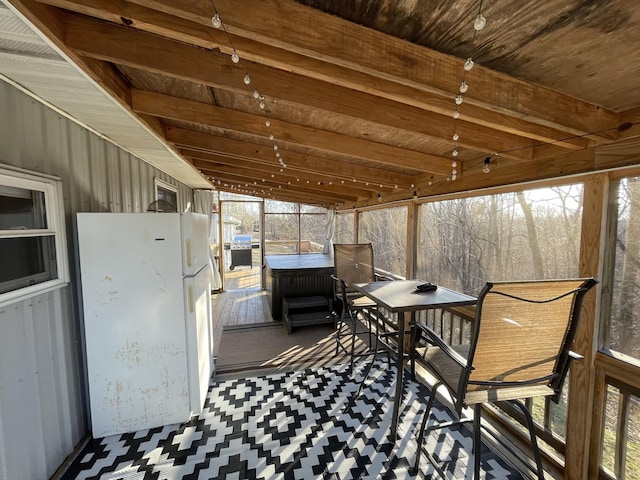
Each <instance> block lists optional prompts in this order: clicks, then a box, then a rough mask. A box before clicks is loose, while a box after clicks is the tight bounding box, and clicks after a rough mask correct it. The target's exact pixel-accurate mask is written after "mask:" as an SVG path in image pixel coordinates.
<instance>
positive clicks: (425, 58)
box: [130, 0, 618, 142]
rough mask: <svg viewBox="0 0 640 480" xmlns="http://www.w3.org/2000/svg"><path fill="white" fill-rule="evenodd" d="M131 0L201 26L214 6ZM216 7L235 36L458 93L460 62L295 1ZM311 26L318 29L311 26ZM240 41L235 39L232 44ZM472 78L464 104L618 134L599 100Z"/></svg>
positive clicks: (479, 75)
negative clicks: (577, 97)
mask: <svg viewBox="0 0 640 480" xmlns="http://www.w3.org/2000/svg"><path fill="white" fill-rule="evenodd" d="M130 1H131V2H132V3H136V4H138V5H143V6H146V7H148V8H150V9H154V10H159V11H162V12H164V13H167V14H170V15H174V16H179V17H182V18H183V19H186V20H190V21H193V22H196V23H199V24H200V25H203V26H205V25H206V26H209V25H210V24H211V17H212V15H213V8H212V6H211V5H209V3H207V2H184V1H183V2H175V1H174V0H130ZM216 9H217V11H218V12H219V13H220V16H221V17H222V19H223V21H224V25H225V28H226V30H227V31H228V32H229V33H230V34H233V35H234V38H235V36H239V37H244V38H246V39H249V40H254V41H256V42H260V43H264V44H266V45H270V46H272V47H275V48H279V49H282V50H287V51H290V52H293V53H297V54H299V55H302V56H306V57H308V58H311V59H316V60H320V61H322V62H325V63H329V64H334V65H338V66H342V67H346V68H348V69H350V70H354V71H358V72H361V73H365V74H369V75H372V76H375V77H378V78H383V79H388V80H392V81H394V82H396V83H398V84H400V85H406V86H408V87H415V88H418V89H420V90H422V91H424V92H425V93H432V94H434V95H437V96H440V97H444V98H448V99H449V101H450V102H452V101H453V97H455V95H457V93H458V88H459V86H460V75H461V72H462V64H463V63H464V61H463V60H460V59H457V58H455V57H451V56H449V55H445V54H443V53H440V52H437V51H434V50H431V49H428V48H425V47H422V46H420V45H416V44H412V43H410V42H406V41H404V40H402V39H400V38H395V37H391V36H389V35H386V34H384V33H382V32H378V31H375V30H373V29H370V28H367V27H363V26H361V25H357V24H354V23H352V22H349V21H346V20H343V19H341V18H338V17H336V16H334V15H327V14H323V13H322V12H321V11H319V10H318V9H314V8H312V7H309V6H305V5H302V4H300V3H298V2H295V1H293V0H243V2H241V3H239V2H237V1H236V0H216ZM309 25H313V26H314V28H313V29H312V30H310V29H309V28H308V26H309ZM236 43H238V42H236V41H234V45H235V44H236ZM236 48H238V47H237V46H236ZM381 59H384V61H381ZM408 59H411V60H410V61H408ZM467 83H468V84H469V85H470V86H471V88H470V90H469V92H468V93H467V94H465V103H469V104H472V105H477V106H480V107H482V109H484V110H489V111H493V112H495V113H497V114H505V115H509V116H511V117H513V118H519V119H526V120H529V121H531V122H533V123H536V124H538V125H541V126H545V127H548V128H551V129H557V130H560V131H567V132H570V133H571V135H576V136H584V135H589V136H590V137H591V138H593V139H595V140H596V141H598V142H602V141H605V142H607V141H612V140H615V139H616V138H617V135H616V132H615V127H617V125H618V118H617V114H616V113H615V112H612V111H609V110H606V109H603V108H600V107H599V106H597V105H593V104H590V103H588V102H584V101H581V100H577V99H575V98H573V97H570V96H568V95H563V94H560V93H557V92H554V91H552V90H550V89H547V88H544V87H541V86H539V85H535V84H532V83H528V82H524V81H522V80H519V79H516V78H514V77H511V76H508V75H506V74H502V73H499V72H496V71H493V70H489V69H487V68H483V67H482V66H481V65H476V66H475V67H474V69H473V70H472V71H471V72H469V73H468V75H467ZM611 129H614V130H611Z"/></svg>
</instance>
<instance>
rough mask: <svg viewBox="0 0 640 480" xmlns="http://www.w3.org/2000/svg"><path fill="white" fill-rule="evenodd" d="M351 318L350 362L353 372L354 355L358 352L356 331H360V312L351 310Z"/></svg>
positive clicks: (350, 370)
mask: <svg viewBox="0 0 640 480" xmlns="http://www.w3.org/2000/svg"><path fill="white" fill-rule="evenodd" d="M349 318H350V319H351V351H350V352H349V353H350V355H349V356H350V357H351V361H350V362H349V372H350V373H353V356H354V354H355V352H356V332H357V331H358V330H357V329H358V323H357V322H358V314H357V313H356V314H354V313H352V312H349Z"/></svg>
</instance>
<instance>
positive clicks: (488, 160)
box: [482, 157, 491, 173]
mask: <svg viewBox="0 0 640 480" xmlns="http://www.w3.org/2000/svg"><path fill="white" fill-rule="evenodd" d="M489 165H491V157H487V158H485V159H484V167H483V168H482V171H483V172H484V173H489V172H490V171H491V169H490V168H489Z"/></svg>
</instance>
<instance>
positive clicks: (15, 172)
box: [0, 164, 69, 306]
mask: <svg viewBox="0 0 640 480" xmlns="http://www.w3.org/2000/svg"><path fill="white" fill-rule="evenodd" d="M0 185H4V186H8V187H15V188H22V189H26V190H31V191H38V192H42V194H43V195H44V209H45V217H46V225H47V228H43V229H24V230H0V238H30V237H52V238H53V239H54V245H55V247H54V254H55V264H56V268H57V275H56V276H55V278H52V279H51V280H47V281H44V282H41V283H37V284H34V285H29V286H26V287H22V288H17V289H15V290H11V291H9V292H5V293H0V306H5V305H8V304H11V303H14V302H18V301H22V300H25V299H27V298H30V297H33V296H36V295H39V294H42V293H45V292H47V291H51V290H55V289H59V288H62V287H63V286H65V285H67V284H68V283H69V267H68V263H69V262H68V256H67V243H66V233H65V220H64V218H65V215H64V205H63V202H62V198H63V196H62V181H61V180H60V179H59V178H58V177H53V176H49V175H44V174H38V173H35V172H28V171H26V170H21V169H17V168H13V167H10V166H6V165H1V164H0ZM36 276H37V275H36ZM23 278H25V277H23Z"/></svg>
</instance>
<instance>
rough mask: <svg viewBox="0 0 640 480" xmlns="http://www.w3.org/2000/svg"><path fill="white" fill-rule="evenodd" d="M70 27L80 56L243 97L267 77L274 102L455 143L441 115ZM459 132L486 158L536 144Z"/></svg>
mask: <svg viewBox="0 0 640 480" xmlns="http://www.w3.org/2000/svg"><path fill="white" fill-rule="evenodd" d="M65 24H66V37H65V42H66V46H67V48H70V49H72V50H73V51H75V52H76V53H79V54H82V55H86V56H89V57H93V58H98V59H100V60H104V61H109V62H112V63H116V64H122V65H126V66H129V67H133V68H138V69H142V70H147V71H150V72H154V73H158V74H161V75H167V76H171V77H174V78H178V79H182V80H186V81H190V82H196V83H202V84H205V85H208V86H212V87H217V88H223V89H228V90H232V91H235V92H242V93H245V94H250V93H252V92H253V90H254V87H253V86H251V85H244V84H243V82H242V78H243V77H244V75H245V73H247V72H249V73H250V74H251V76H252V77H254V78H260V79H261V85H262V86H261V87H260V88H261V93H262V94H263V95H264V96H265V97H266V98H267V101H269V102H270V101H273V102H287V103H292V104H294V106H295V105H305V106H308V107H311V108H316V109H320V110H324V111H326V112H328V113H329V112H330V113H332V114H336V115H340V116H346V117H351V118H358V119H360V120H364V121H368V122H372V123H375V124H378V125H381V126H387V127H391V128H397V129H401V130H406V131H409V132H412V133H414V134H416V135H419V136H422V137H423V138H424V140H425V142H426V141H428V140H429V139H435V140H439V141H445V142H449V143H451V142H452V140H451V136H452V132H453V128H454V125H453V121H452V120H451V118H447V117H445V116H443V115H433V114H431V115H430V114H429V113H428V112H425V111H424V110H421V109H419V108H416V107H412V106H407V105H403V104H400V103H398V102H394V101H390V100H386V99H382V98H379V97H376V96H374V95H370V94H366V93H361V92H356V91H353V90H350V89H347V88H344V87H340V86H334V85H330V84H329V83H327V82H322V81H317V80H314V79H309V78H307V77H303V76H300V75H296V74H292V73H289V72H283V71H276V70H274V69H272V68H270V67H265V66H262V65H258V64H250V65H249V64H248V62H244V64H243V65H235V64H233V63H232V62H231V61H230V59H229V57H228V56H226V55H222V54H219V53H216V52H208V51H205V50H203V49H201V48H196V47H193V46H189V45H185V44H182V43H179V42H175V41H171V40H166V39H161V38H158V37H157V36H155V35H150V34H147V33H141V32H136V31H134V30H131V29H128V28H125V27H120V26H116V25H111V24H107V23H105V22H103V21H100V20H94V19H89V18H85V17H82V16H79V15H75V14H68V15H67V16H66V18H65ZM205 66H206V68H205ZM456 131H457V132H459V135H460V140H459V141H458V142H457V143H458V145H459V146H460V147H462V148H469V149H472V150H477V151H480V152H486V153H493V152H504V153H503V154H504V155H506V156H510V157H513V158H518V159H521V160H527V161H528V160H531V159H532V149H531V147H532V145H533V143H532V141H531V139H528V138H523V137H520V136H516V135H510V134H505V133H502V132H497V131H496V130H492V129H490V128H487V127H484V126H481V125H476V124H472V123H469V122H465V121H464V120H458V122H457V125H456Z"/></svg>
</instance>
